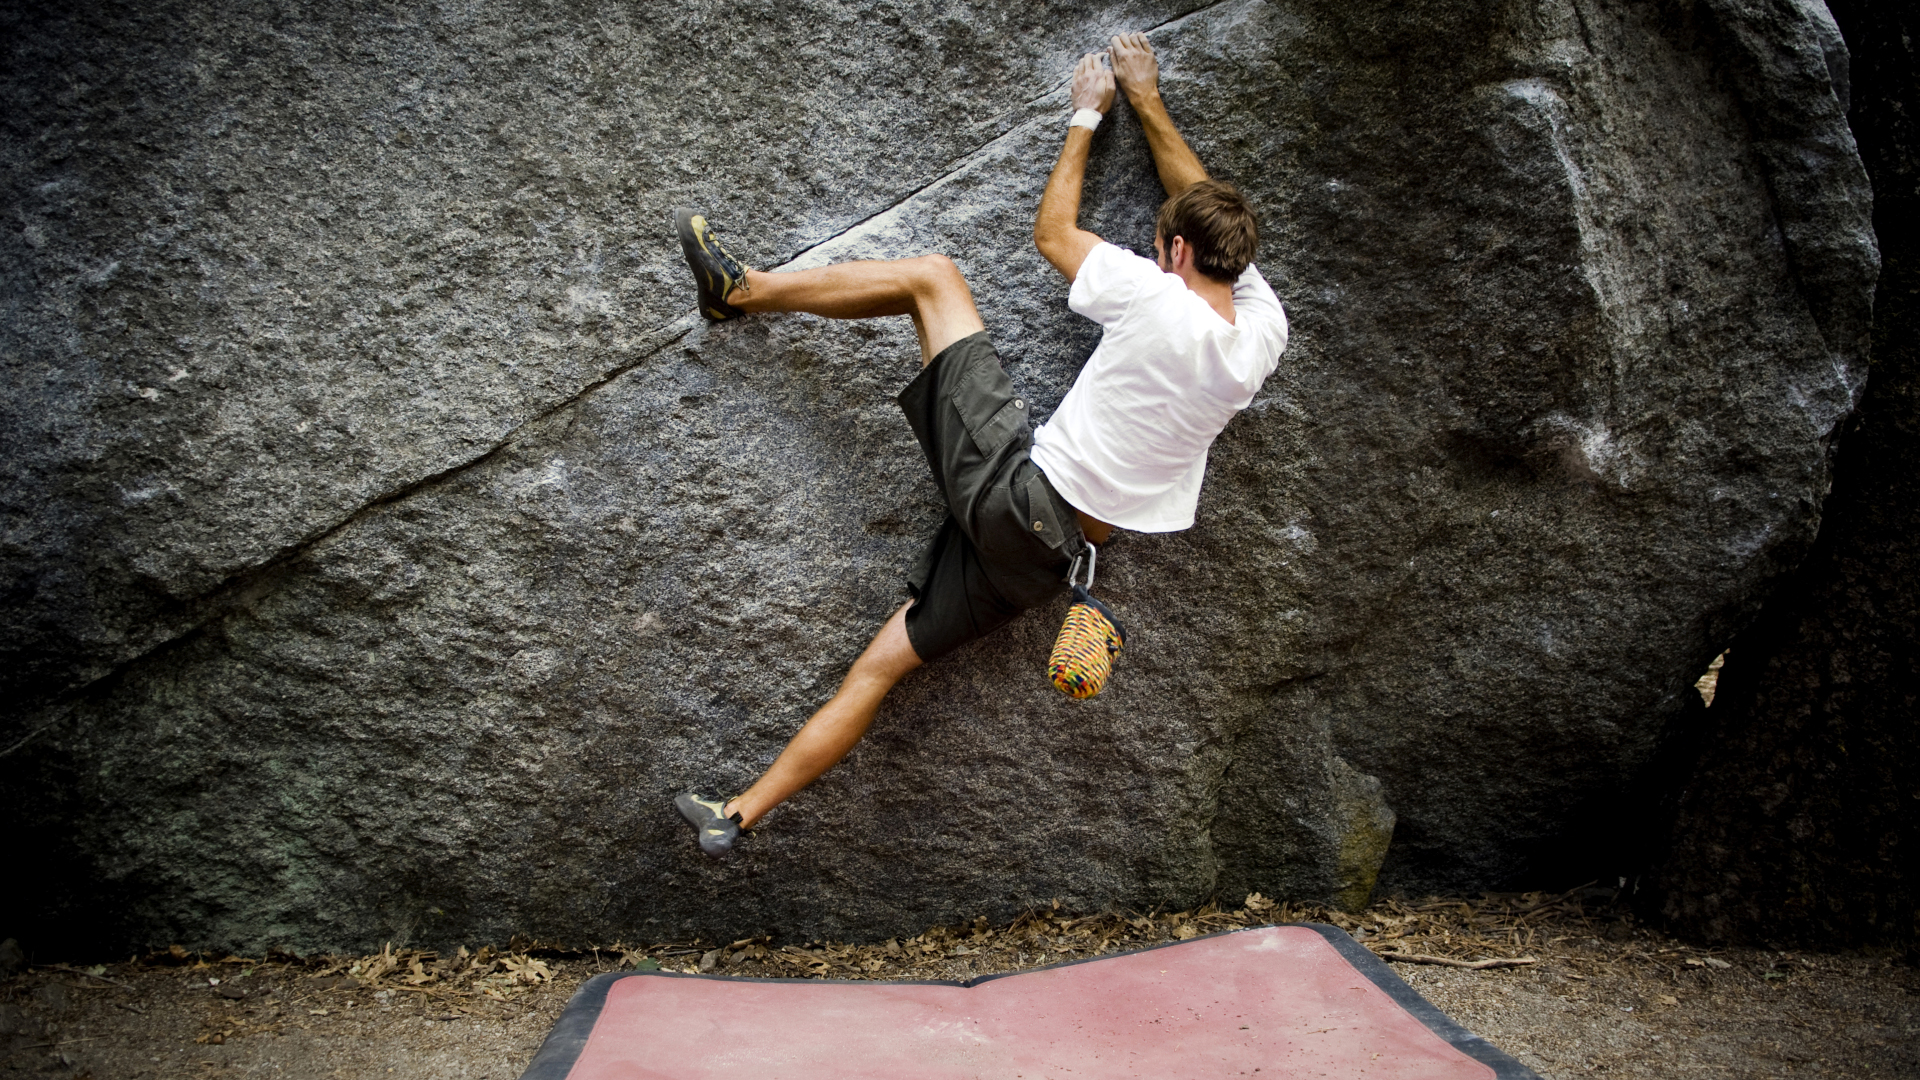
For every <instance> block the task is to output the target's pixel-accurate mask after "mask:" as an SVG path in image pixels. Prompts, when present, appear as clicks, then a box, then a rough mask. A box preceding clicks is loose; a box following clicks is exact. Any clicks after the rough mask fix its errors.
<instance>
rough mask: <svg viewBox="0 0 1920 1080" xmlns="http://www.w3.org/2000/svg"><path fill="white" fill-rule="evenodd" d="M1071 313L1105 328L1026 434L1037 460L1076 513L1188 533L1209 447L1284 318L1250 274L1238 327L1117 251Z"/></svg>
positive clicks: (1269, 357)
mask: <svg viewBox="0 0 1920 1080" xmlns="http://www.w3.org/2000/svg"><path fill="white" fill-rule="evenodd" d="M1067 306H1068V307H1069V308H1072V309H1073V310H1074V311H1077V312H1079V313H1080V314H1082V315H1085V316H1086V317H1087V318H1089V319H1092V320H1094V321H1095V322H1097V323H1099V324H1100V325H1101V326H1103V327H1105V331H1104V332H1103V333H1102V334H1101V335H1100V344H1099V346H1098V347H1096V348H1095V349H1094V350H1093V355H1092V356H1090V357H1088V358H1087V363H1086V366H1084V367H1082V368H1081V369H1080V376H1079V378H1077V379H1075V380H1074V381H1073V388H1072V389H1070V390H1068V391H1067V396H1066V399H1065V400H1063V401H1062V402H1060V408H1059V409H1057V410H1055V411H1054V414H1053V416H1051V417H1050V418H1048V420H1047V422H1046V423H1045V424H1042V425H1041V426H1040V429H1039V430H1037V431H1035V432H1034V433H1033V463H1034V464H1035V465H1038V466H1040V469H1041V471H1042V472H1045V473H1046V474H1047V479H1048V480H1049V481H1051V482H1052V483H1053V486H1054V488H1055V490H1057V491H1059V492H1060V494H1061V495H1062V496H1064V497H1065V498H1066V500H1067V501H1068V502H1070V503H1072V504H1073V505H1074V506H1075V507H1076V508H1078V509H1080V510H1082V511H1084V512H1085V513H1087V514H1090V515H1092V516H1093V517H1096V518H1098V519H1100V520H1101V521H1104V522H1106V523H1107V524H1109V525H1117V526H1119V527H1121V528H1123V529H1132V530H1134V531H1135V532H1177V531H1178V530H1181V529H1185V528H1189V527H1191V526H1192V525H1193V510H1194V506H1195V505H1196V504H1197V503H1198V502H1199V501H1200V481H1201V480H1202V479H1203V478H1204V477H1205V476H1206V472H1207V448H1208V447H1209V446H1212V445H1213V440H1214V437H1215V436H1217V435H1219V434H1220V431H1221V429H1223V428H1225V427H1226V426H1227V421H1228V420H1231V419H1233V414H1234V413H1237V412H1239V411H1240V410H1241V409H1244V408H1246V407H1247V406H1248V405H1249V404H1251V403H1252V402H1253V396H1254V395H1255V394H1256V393H1258V392H1259V390H1260V384H1261V383H1264V382H1266V380H1267V376H1268V375H1271V374H1273V369H1274V368H1276V367H1278V366H1279V363H1280V352H1281V350H1283V349H1285V348H1286V347H1287V315H1286V312H1285V311H1283V310H1282V309H1281V307H1280V300H1279V298H1278V297H1276V296H1274V295H1273V289H1272V288H1270V287H1268V285H1267V281H1266V279H1265V278H1263V277H1261V276H1260V272H1259V271H1258V270H1255V269H1254V268H1253V267H1252V266H1248V267H1247V269H1246V271H1245V272H1244V273H1242V274H1241V275H1240V278H1239V280H1237V281H1235V282H1234V283H1233V308H1234V321H1233V322H1232V323H1229V322H1227V320H1225V319H1223V318H1221V317H1220V315H1219V313H1218V312H1216V311H1214V310H1213V308H1212V307H1210V306H1208V304H1207V302H1206V301H1205V300H1203V299H1201V298H1200V294H1198V293H1196V292H1194V291H1193V290H1191V289H1189V288H1187V285H1186V283H1185V282H1183V281H1181V280H1180V278H1179V277H1177V276H1175V275H1173V274H1169V273H1167V272H1165V271H1163V270H1161V269H1160V268H1159V267H1158V266H1156V265H1154V263H1153V262H1152V260H1149V259H1143V258H1141V257H1140V256H1138V255H1135V254H1134V253H1133V252H1131V251H1128V250H1126V249H1124V248H1119V247H1115V246H1114V245H1112V244H1106V243H1103V244H1101V245H1100V246H1098V247H1096V248H1094V249H1093V250H1092V251H1091V252H1089V253H1088V254H1087V258H1086V261H1085V262H1083V263H1081V264H1080V273H1079V274H1078V275H1077V276H1076V277H1075V278H1074V280H1073V288H1072V290H1071V291H1070V292H1068V294H1067Z"/></svg>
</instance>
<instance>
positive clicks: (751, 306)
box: [683, 255, 986, 828]
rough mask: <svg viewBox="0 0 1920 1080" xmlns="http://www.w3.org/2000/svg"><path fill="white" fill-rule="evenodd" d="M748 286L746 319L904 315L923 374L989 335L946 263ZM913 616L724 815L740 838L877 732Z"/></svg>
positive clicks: (909, 651)
mask: <svg viewBox="0 0 1920 1080" xmlns="http://www.w3.org/2000/svg"><path fill="white" fill-rule="evenodd" d="M744 285H745V287H744V288H735V289H733V290H732V291H731V292H729V293H728V294H727V296H726V297H725V300H726V303H727V304H729V305H731V306H733V307H736V308H739V309H741V310H742V311H746V312H773V311H803V312H808V313H810V314H814V315H823V316H826V317H827V318H830V319H877V318H884V317H886V316H890V315H906V316H908V317H910V318H912V319H913V329H914V334H915V336H917V337H918V338H919V340H920V363H921V365H922V366H925V365H926V364H928V363H931V362H932V360H933V358H934V357H935V356H938V355H940V352H941V351H942V350H944V349H945V348H946V347H947V346H949V345H952V344H953V343H954V342H956V341H959V340H960V339H961V338H964V337H968V336H970V335H972V334H977V333H980V332H981V331H983V330H985V329H986V324H985V323H983V322H982V321H981V320H980V312H979V310H978V309H977V308H975V307H974V303H973V290H972V289H970V288H968V287H967V280H966V278H965V277H963V276H962V275H961V273H960V270H959V268H958V267H956V266H954V265H953V260H951V259H949V258H947V257H946V256H944V255H922V256H920V257H919V258H914V259H898V260H894V261H889V262H848V263H836V264H834V265H831V266H821V267H815V268H814V269H811V270H794V271H787V272H780V273H768V272H765V271H760V270H748V271H745V274H744ZM910 606H912V605H910V604H906V605H902V606H901V607H900V608H899V610H897V611H895V612H894V613H893V617H892V618H889V619H888V620H887V621H886V623H885V624H884V625H882V626H881V627H880V632H879V633H877V634H875V635H874V637H873V641H872V642H871V643H869V644H868V645H867V648H866V651H865V652H863V653H861V654H860V657H859V659H857V660H855V661H854V662H853V667H852V668H850V669H849V670H848V671H847V675H846V678H844V679H843V680H841V683H840V688H839V690H837V691H836V692H835V693H834V695H833V697H832V699H830V700H829V701H828V702H827V703H826V704H825V705H822V706H821V707H820V709H819V711H817V712H815V713H814V714H813V716H812V718H811V719H809V720H808V721H807V722H806V724H805V725H804V726H802V727H801V729H800V731H799V732H798V733H797V734H795V735H794V737H793V738H792V739H791V740H790V741H788V743H787V746H786V748H785V749H784V750H782V751H781V752H780V756H779V757H778V758H776V759H775V760H774V763H773V765H772V767H770V768H769V769H767V771H766V772H765V773H764V774H762V775H761V777H760V779H758V780H756V781H754V783H753V786H752V787H750V788H748V789H747V790H746V791H745V792H744V793H742V794H741V795H740V796H739V797H737V798H735V799H732V800H730V801H729V802H728V803H727V804H726V805H725V806H724V807H723V808H721V811H720V813H721V815H722V816H723V817H732V816H733V815H736V814H737V815H739V824H740V826H741V827H742V828H745V827H748V826H751V825H752V824H753V823H754V822H756V821H758V820H760V819H761V818H762V817H764V816H765V815H766V813H767V811H769V810H771V809H773V808H774V807H776V806H778V805H780V804H781V803H782V802H785V801H786V800H787V799H789V798H791V797H792V796H793V795H794V793H795V792H798V791H800V790H801V789H802V788H804V787H806V786H807V785H808V784H811V783H813V782H814V781H815V780H817V779H819V778H820V775H821V774H822V773H824V772H826V771H827V770H828V769H831V768H833V766H834V765H836V764H838V763H839V762H840V759H841V758H844V757H846V756H847V753H848V751H850V750H852V749H853V747H854V745H855V744H856V743H858V742H859V741H860V738H861V736H863V735H865V734H866V733H867V729H868V728H869V727H871V726H872V725H873V718H874V714H875V713H877V712H878V711H879V709H880V702H881V701H882V700H883V699H884V698H885V697H886V696H887V691H889V690H891V689H893V686H894V684H895V683H897V682H899V681H900V680H901V678H903V677H904V676H905V675H906V674H907V672H909V671H912V670H913V669H914V668H917V667H919V666H920V663H921V661H920V657H919V654H917V653H915V652H914V651H913V644H912V643H911V642H910V641H908V640H907V624H906V617H907V608H908V607H910ZM683 798H685V796H683ZM707 805H711V804H707ZM691 812H692V813H695V814H698V813H699V811H698V810H694V811H691ZM721 824H722V825H723V826H724V823H721Z"/></svg>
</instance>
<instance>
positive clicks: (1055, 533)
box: [1022, 469, 1080, 554]
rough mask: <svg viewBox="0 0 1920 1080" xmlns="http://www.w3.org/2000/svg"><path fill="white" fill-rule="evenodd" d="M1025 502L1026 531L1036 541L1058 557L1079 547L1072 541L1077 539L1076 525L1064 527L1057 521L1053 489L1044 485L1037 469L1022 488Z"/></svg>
mask: <svg viewBox="0 0 1920 1080" xmlns="http://www.w3.org/2000/svg"><path fill="white" fill-rule="evenodd" d="M1022 487H1023V488H1024V489H1025V491H1024V494H1025V495H1026V501H1027V528H1028V529H1030V530H1032V531H1033V535H1034V537H1035V538H1036V539H1039V540H1041V541H1044V542H1045V543H1046V545H1047V547H1049V548H1051V549H1052V550H1054V551H1056V552H1060V553H1062V554H1068V553H1070V552H1071V551H1073V550H1077V549H1078V547H1079V545H1078V544H1077V543H1073V540H1076V539H1078V537H1079V536H1080V523H1079V522H1078V521H1075V522H1072V526H1073V527H1072V529H1071V531H1069V529H1068V528H1067V525H1068V523H1067V522H1065V521H1062V520H1060V514H1059V513H1058V510H1057V508H1056V507H1055V506H1054V502H1053V488H1052V487H1050V486H1049V485H1048V484H1047V476H1046V474H1045V473H1043V472H1041V471H1040V470H1038V469H1035V470H1034V471H1033V475H1032V476H1030V477H1028V478H1027V482H1026V483H1025V484H1023V485H1022Z"/></svg>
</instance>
